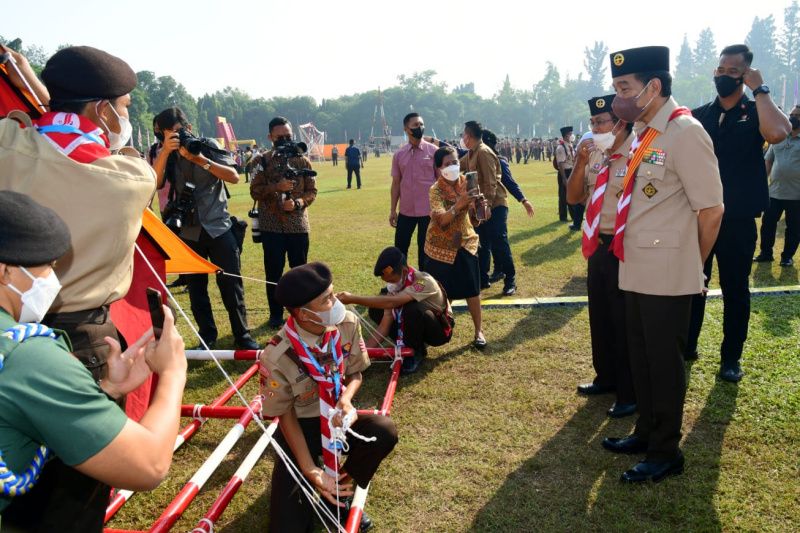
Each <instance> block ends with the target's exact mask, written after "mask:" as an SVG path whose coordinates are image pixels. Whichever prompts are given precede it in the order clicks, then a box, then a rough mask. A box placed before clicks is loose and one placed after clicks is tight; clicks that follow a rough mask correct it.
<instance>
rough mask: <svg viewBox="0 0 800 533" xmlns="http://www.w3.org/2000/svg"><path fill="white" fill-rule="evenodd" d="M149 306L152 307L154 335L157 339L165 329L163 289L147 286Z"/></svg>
mask: <svg viewBox="0 0 800 533" xmlns="http://www.w3.org/2000/svg"><path fill="white" fill-rule="evenodd" d="M146 292H147V307H149V308H150V321H151V322H152V323H153V335H154V336H155V338H156V340H158V339H160V338H161V333H162V332H163V331H164V308H163V307H161V305H162V300H161V291H159V290H156V289H154V288H152V287H147V291H146Z"/></svg>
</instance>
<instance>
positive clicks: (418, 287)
mask: <svg viewBox="0 0 800 533" xmlns="http://www.w3.org/2000/svg"><path fill="white" fill-rule="evenodd" d="M413 287H414V290H415V291H416V292H422V291H424V290H425V280H421V279H418V280H417V281H416V282H414V285H413Z"/></svg>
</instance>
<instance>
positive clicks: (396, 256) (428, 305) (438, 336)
mask: <svg viewBox="0 0 800 533" xmlns="http://www.w3.org/2000/svg"><path fill="white" fill-rule="evenodd" d="M374 274H375V276H379V277H380V278H381V279H382V280H383V281H385V282H386V294H385V295H382V296H356V295H353V294H350V293H348V292H340V293H339V294H337V295H336V296H337V298H339V300H340V301H341V302H342V303H344V304H356V305H364V306H367V307H369V308H371V309H374V310H375V311H377V313H375V316H374V318H376V319H377V320H376V322H378V334H379V338H377V339H376V338H375V337H373V338H371V339H370V340H369V341H368V342H367V345H368V346H378V344H379V343H380V341H381V340H382V339H384V338H389V337H391V338H393V339H395V340H396V342H397V344H398V345H402V346H407V347H409V348H413V349H414V356H413V357H406V358H405V359H404V360H403V369H402V371H403V373H405V374H411V373H414V372H416V371H417V369H418V368H419V365H420V363H421V362H422V360H423V359H424V358H425V356H426V354H427V351H428V350H427V346H426V345H430V346H441V345H443V344H446V343H448V342H449V341H450V338H451V337H452V335H453V325H454V324H455V321H454V320H453V314H452V311H451V310H450V303H449V302H448V301H447V297H446V296H445V294H444V291H443V290H442V287H441V286H440V285H439V282H437V281H436V280H435V279H434V278H433V276H431V275H430V274H427V273H425V272H421V271H419V270H414V269H413V268H411V267H410V266H408V261H407V260H406V256H405V255H404V254H403V252H402V251H400V249H399V248H395V247H394V246H390V247H389V248H386V249H385V250H383V252H381V254H380V256H378V260H377V262H376V263H375V269H374ZM371 316H372V314H371Z"/></svg>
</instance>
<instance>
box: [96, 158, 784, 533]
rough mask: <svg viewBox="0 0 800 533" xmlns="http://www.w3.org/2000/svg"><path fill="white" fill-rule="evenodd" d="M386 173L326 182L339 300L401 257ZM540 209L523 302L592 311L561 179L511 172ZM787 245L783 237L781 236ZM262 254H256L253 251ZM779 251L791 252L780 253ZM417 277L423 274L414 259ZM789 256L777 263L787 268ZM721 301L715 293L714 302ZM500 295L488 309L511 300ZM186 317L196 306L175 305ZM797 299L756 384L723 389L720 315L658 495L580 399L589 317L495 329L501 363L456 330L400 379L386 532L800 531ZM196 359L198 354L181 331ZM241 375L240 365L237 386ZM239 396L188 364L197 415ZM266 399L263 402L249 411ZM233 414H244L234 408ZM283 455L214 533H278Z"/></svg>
mask: <svg viewBox="0 0 800 533" xmlns="http://www.w3.org/2000/svg"><path fill="white" fill-rule="evenodd" d="M389 165H390V159H389V158H387V157H385V156H384V157H382V158H379V159H375V158H370V159H369V160H368V161H367V164H366V168H365V169H364V171H363V178H364V188H363V189H362V190H355V189H353V190H345V188H344V186H345V170H344V166H339V167H335V168H334V167H332V166H331V165H330V163H327V164H320V165H317V166H316V167H315V168H317V170H319V172H320V176H319V178H318V187H319V195H318V197H317V201H316V203H315V204H313V205H312V206H311V208H310V216H311V223H312V233H311V250H310V258H312V259H313V260H322V261H326V262H327V263H328V264H330V265H331V267H332V269H333V272H334V284H335V286H336V287H337V288H339V289H342V290H348V291H351V292H356V293H373V292H375V291H377V290H378V289H379V288H380V283H379V282H378V281H376V278H374V277H373V276H372V265H373V263H374V260H375V258H376V256H377V254H378V253H379V252H380V250H381V249H382V248H383V247H385V246H388V245H390V244H392V242H393V230H392V229H391V228H390V227H389V225H388V215H389V181H390V180H389V177H388V175H389ZM512 171H513V173H514V175H515V177H516V178H517V180H518V181H519V182H520V184H521V185H522V187H523V190H524V191H525V193H526V194H527V196H528V197H529V198H531V199H532V201H533V203H534V206H535V208H536V215H535V217H534V218H533V219H528V218H527V217H525V215H524V210H523V209H522V208H521V207H520V206H519V205H517V204H516V203H515V202H514V203H513V205H511V208H510V216H509V234H510V240H511V244H512V250H513V252H514V257H515V260H516V265H517V271H518V285H519V293H518V294H519V296H520V297H533V296H559V295H584V294H585V292H586V291H585V285H586V265H585V261H584V260H583V258H582V256H581V254H580V235H579V234H578V233H573V232H570V231H569V230H568V229H567V226H566V225H565V224H563V223H559V222H557V219H558V217H557V213H556V195H555V175H554V171H553V170H552V167H551V166H550V164H549V163H533V164H529V165H527V166H525V165H520V166H516V165H515V166H512ZM231 193H232V195H233V198H232V200H231V210H232V212H234V213H235V214H237V215H239V216H242V217H244V216H245V213H246V212H247V210H248V209H249V207H250V204H251V201H250V199H249V194H248V186H247V185H245V184H244V183H241V184H239V185H237V186H234V187H232V188H231ZM779 234H780V235H782V234H783V224H781V225H780V227H779ZM257 246H258V247H257ZM776 246H777V247H778V248H777V250H778V251H779V250H780V248H779V247H780V246H782V240H781V239H780V238H779V241H778V243H777V244H776ZM412 250H413V251H411V257H410V259H411V262H412V263H414V262H415V260H416V258H415V256H416V247H415V246H412ZM776 255H777V253H776ZM242 262H243V274H244V275H246V276H252V277H255V278H260V279H263V278H264V273H263V266H262V252H261V248H260V245H255V244H253V243H252V242H251V241H250V240H249V236H248V241H247V243H246V245H245V250H244V254H243V256H242ZM797 282H798V271H797V270H796V269H794V268H788V269H785V268H783V269H782V268H780V267H779V266H778V265H777V263H773V264H766V265H763V264H762V265H759V266H758V267H757V268H754V274H753V281H752V286H756V287H767V286H779V285H795V284H797ZM715 285H716V282H715V280H712V288H713V287H714V286H715ZM210 292H211V296H212V301H213V302H214V306H215V307H214V309H215V312H216V315H217V325H218V327H219V329H220V342H219V343H218V345H219V347H221V348H223V347H227V346H229V345H230V343H231V342H232V339H231V337H230V326H229V324H228V323H227V316H226V314H225V311H224V308H223V306H222V303H221V300H220V298H219V293H218V291H217V290H216V287H214V286H213V284H212V285H211V291H210ZM245 293H246V300H247V305H248V311H249V321H250V325H251V328H252V329H253V331H254V333H255V335H256V337H257V339H258V341H259V342H261V343H263V342H265V341H266V339H267V338H268V337H269V335H270V334H271V333H270V332H268V331H267V330H266V329H265V328H264V323H265V322H266V320H267V316H266V298H265V294H264V287H263V285H261V284H259V283H255V282H245ZM498 293H499V287H498V289H497V290H495V288H494V287H493V288H492V289H491V290H489V291H486V294H485V297H494V296H498V295H499V294H498ZM178 297H179V301H180V302H181V304H182V305H184V306H185V308H186V309H188V298H187V297H186V295H185V294H181V295H179V296H178ZM799 326H800V297H798V296H779V297H764V298H754V300H753V313H752V319H751V323H750V332H749V339H748V342H747V344H746V346H745V353H744V361H743V368H744V370H745V372H746V376H745V378H744V380H743V381H742V382H741V383H740V384H739V385H738V386H736V385H732V384H729V383H725V382H721V381H719V380H718V379H716V372H717V370H718V346H719V343H720V341H721V327H722V305H721V302H720V301H719V300H715V301H713V302H710V303H709V305H708V307H707V314H706V322H705V328H704V330H703V334H702V336H701V338H700V341H701V345H700V354H701V355H700V359H699V361H697V362H696V363H695V364H693V365H690V366H688V367H687V372H688V375H689V389H688V393H687V400H686V411H685V416H684V440H683V443H682V447H683V450H684V452H685V455H686V473H685V474H684V475H683V476H679V477H676V478H671V479H669V480H666V481H664V482H663V483H660V484H658V485H649V486H636V487H630V486H623V485H621V484H620V483H619V482H618V477H619V474H620V473H621V472H622V471H623V470H625V469H627V468H628V467H630V466H631V465H632V464H633V463H634V462H635V459H634V458H631V457H618V456H614V455H613V454H610V453H607V452H604V451H603V450H602V449H601V447H600V441H601V440H602V439H603V438H604V437H606V436H621V435H624V434H627V433H628V432H629V431H630V430H631V428H632V425H633V420H630V419H624V420H615V421H612V420H609V419H607V418H606V416H605V411H606V409H607V408H608V407H609V405H610V403H611V402H612V399H611V398H610V397H608V396H605V397H601V398H592V399H586V398H583V397H579V396H577V395H576V394H575V386H576V384H577V383H579V382H581V381H585V380H588V379H591V378H592V377H593V371H592V368H591V354H590V345H589V332H588V319H587V313H586V309H585V308H581V307H560V308H537V309H531V310H522V309H515V310H491V311H485V312H484V328H485V332H486V337H487V339H488V341H489V343H490V346H489V348H488V349H487V350H486V351H485V352H483V353H479V352H476V351H474V350H473V349H471V348H470V347H469V343H470V341H471V340H472V326H471V322H470V320H469V316H468V315H466V314H459V315H458V316H457V326H456V333H455V335H454V337H453V340H452V341H451V343H450V344H449V345H448V346H444V347H441V348H438V349H432V350H431V351H430V353H429V357H428V360H427V361H426V362H425V364H424V365H423V367H422V369H421V371H420V372H419V373H417V374H415V375H413V376H409V377H408V378H402V379H401V382H400V386H399V388H398V391H397V396H396V398H395V403H394V412H393V418H394V420H395V421H396V423H397V425H398V428H399V431H400V443H399V444H398V446H397V448H396V449H395V451H394V452H393V454H392V455H391V456H389V458H388V459H387V460H386V461H385V462H384V464H383V465H382V466H381V469H380V470H379V471H378V474H377V476H376V478H375V480H374V482H373V484H372V488H371V491H370V498H369V500H368V502H367V511H368V512H369V513H370V514H371V515H372V517H373V519H374V520H375V524H376V527H375V528H374V531H378V532H393V531H403V532H406V531H408V532H412V531H437V532H438V531H492V532H495V531H497V532H515V531H531V532H533V531H648V532H650V531H653V532H656V531H663V532H672V531H712V532H713V531H754V532H755V531H759V532H760V531H776V532H788V531H800V468H799V465H800V463H799V460H798V449H799V448H800V422H799V421H800V357H798V337H797V331H798V327H799ZM182 332H183V333H184V334H185V338H186V339H187V341H186V342H187V345H193V344H195V340H194V339H190V338H189V337H188V329H187V328H186V327H185V324H183V325H182ZM246 366H247V365H246V364H245V363H228V364H226V369H227V370H228V371H229V372H231V373H232V374H238V373H241V372H242V371H243V370H244V369H245V368H246ZM388 374H389V372H388V367H387V366H386V365H382V364H375V365H373V367H371V368H370V369H369V370H368V371H367V372H366V376H365V377H366V384H365V386H364V387H363V389H362V391H361V392H360V393H359V395H358V396H357V398H356V400H357V402H356V404H357V406H358V407H360V408H370V407H376V406H377V405H378V404H379V402H380V400H381V398H382V396H383V393H384V390H385V386H386V383H387V380H388ZM224 388H225V384H224V383H223V378H222V376H221V375H220V373H219V371H218V370H217V368H216V367H215V366H214V365H213V363H190V376H189V380H188V383H187V389H186V394H185V402H184V403H195V402H200V403H207V402H210V401H211V399H213V397H215V396H216V395H217V394H219V393H220V392H221V391H222V390H223V389H224ZM255 392H256V388H255V386H254V385H250V386H249V387H248V388H247V390H246V391H245V395H246V396H248V397H252V396H253V395H254V394H255ZM234 404H235V401H232V402H231V405H234ZM233 424H234V421H225V420H211V421H209V422H208V423H207V424H206V426H205V427H204V428H203V429H202V430H201V431H200V432H199V433H198V434H197V435H196V436H195V437H194V439H193V440H192V441H190V443H188V444H187V445H185V446H184V447H183V448H182V449H181V450H180V451H178V452H177V453H176V455H175V459H174V462H173V466H172V470H171V472H170V476H169V478H168V479H167V481H165V482H164V483H163V485H162V486H161V487H160V488H159V489H157V490H156V491H153V492H152V493H149V494H138V495H136V496H134V498H133V499H132V500H131V501H130V502H129V503H128V504H127V505H126V506H125V507H124V508H123V510H122V511H121V512H120V513H119V514H118V515H117V517H116V518H115V519H114V520H113V521H112V522H111V523H110V524H109V525H110V526H112V527H118V528H129V529H146V528H147V527H149V525H150V524H152V522H153V521H154V520H155V518H157V517H158V515H159V514H160V512H161V511H162V510H163V509H164V507H165V506H166V505H167V504H168V503H169V501H170V500H171V499H172V498H173V497H174V496H175V494H177V492H178V490H179V489H180V488H181V486H183V484H184V483H185V482H186V481H187V480H188V479H189V477H191V475H192V474H193V473H194V471H195V470H196V469H197V468H198V467H199V466H200V465H201V464H202V462H203V461H204V460H205V459H206V458H207V457H208V455H209V454H210V453H211V451H212V450H213V449H214V447H215V446H216V445H217V444H218V443H219V441H220V440H221V438H222V436H224V434H225V433H226V432H227V431H228V429H230V428H231V427H232V426H233ZM257 438H258V431H257V430H255V429H253V428H250V429H249V430H248V432H247V433H246V435H245V437H244V438H243V440H242V442H240V443H239V444H238V445H237V446H236V447H235V448H234V451H233V452H232V453H231V454H230V456H229V457H227V458H226V460H225V462H224V463H223V465H222V467H221V468H220V470H219V471H218V472H217V473H216V474H215V475H214V476H213V477H212V478H211V479H210V480H209V483H208V484H207V485H206V487H205V488H204V490H203V491H202V492H201V493H200V495H199V496H198V497H197V499H196V501H195V502H194V503H193V504H192V506H191V507H190V508H189V510H188V511H187V513H186V514H185V515H184V518H183V519H181V521H180V522H178V524H177V526H176V527H175V531H188V530H191V529H192V528H193V527H194V525H195V524H196V523H197V520H198V519H199V518H200V517H201V516H202V515H203V514H204V513H205V511H206V510H207V508H208V506H209V505H210V504H211V502H213V500H214V499H215V498H216V496H217V494H218V492H219V490H220V489H221V488H222V487H223V486H224V485H225V483H226V482H227V481H228V479H229V478H230V476H231V475H232V473H233V472H234V471H235V469H236V468H237V467H238V465H239V463H240V462H241V461H242V459H243V458H244V456H245V455H246V454H247V452H248V451H249V449H250V447H251V446H252V445H253V444H254V443H255V441H256V439H257ZM272 464H273V455H272V453H271V452H270V453H268V454H267V455H265V457H264V458H263V459H262V460H261V461H260V462H259V463H258V464H257V465H256V467H255V469H254V470H253V472H252V474H251V476H250V478H248V480H247V481H246V482H245V484H244V486H243V487H242V489H241V491H240V493H239V494H238V495H237V496H236V498H235V499H234V500H233V502H232V503H231V505H230V507H229V508H228V510H227V511H226V512H225V514H224V515H223V517H222V519H221V521H220V523H219V526H220V528H219V529H218V531H220V530H221V531H227V532H240V531H241V532H248V531H263V530H265V529H266V526H267V523H268V517H269V486H268V483H269V476H270V472H271V469H272Z"/></svg>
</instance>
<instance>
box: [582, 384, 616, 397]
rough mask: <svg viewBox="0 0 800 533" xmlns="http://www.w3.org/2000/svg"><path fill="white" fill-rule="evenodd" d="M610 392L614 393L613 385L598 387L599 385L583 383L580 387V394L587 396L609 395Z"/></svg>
mask: <svg viewBox="0 0 800 533" xmlns="http://www.w3.org/2000/svg"><path fill="white" fill-rule="evenodd" d="M610 392H614V387H612V386H611V385H598V384H597V383H581V384H580V385H578V394H585V395H586V396H595V395H597V394H608V393H610Z"/></svg>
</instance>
